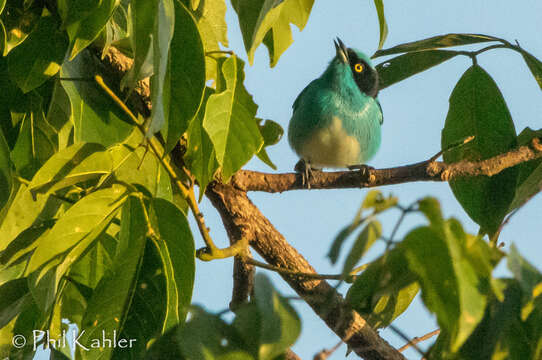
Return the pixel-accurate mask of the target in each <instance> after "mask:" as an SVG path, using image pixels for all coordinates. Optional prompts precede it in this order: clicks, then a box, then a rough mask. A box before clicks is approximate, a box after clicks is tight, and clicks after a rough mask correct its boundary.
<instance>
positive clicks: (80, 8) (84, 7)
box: [57, 0, 101, 27]
mask: <svg viewBox="0 0 542 360" xmlns="http://www.w3.org/2000/svg"><path fill="white" fill-rule="evenodd" d="M100 2H101V1H100V0H58V4H57V6H58V13H59V14H60V17H61V18H62V25H63V26H64V27H66V26H68V25H71V24H72V23H74V22H78V21H81V20H83V19H85V18H86V17H88V16H90V15H91V14H92V12H93V11H94V10H96V9H97V8H98V6H99V5H100Z"/></svg>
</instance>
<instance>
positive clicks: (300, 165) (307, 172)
mask: <svg viewBox="0 0 542 360" xmlns="http://www.w3.org/2000/svg"><path fill="white" fill-rule="evenodd" d="M294 170H295V172H296V173H298V174H300V175H301V186H303V187H306V188H307V189H309V190H310V188H311V179H312V178H313V177H314V175H313V172H314V171H318V169H313V168H312V167H311V165H310V163H308V162H306V161H305V160H304V159H301V160H299V161H298V162H297V164H295V166H294Z"/></svg>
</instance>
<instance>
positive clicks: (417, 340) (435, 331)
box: [399, 329, 440, 352]
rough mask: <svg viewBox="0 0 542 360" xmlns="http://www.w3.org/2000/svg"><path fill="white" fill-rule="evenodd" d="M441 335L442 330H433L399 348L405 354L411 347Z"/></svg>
mask: <svg viewBox="0 0 542 360" xmlns="http://www.w3.org/2000/svg"><path fill="white" fill-rule="evenodd" d="M439 333H440V329H437V330H433V331H431V332H429V333H427V334H425V335H423V336H418V337H415V338H414V339H412V340H410V341H409V342H407V343H406V344H405V345H403V346H402V347H400V348H399V352H403V351H405V350H406V349H408V348H409V347H411V346H414V345H416V344H417V343H420V342H422V341H425V340H427V339H430V338H432V337H433V336H435V335H438V334H439Z"/></svg>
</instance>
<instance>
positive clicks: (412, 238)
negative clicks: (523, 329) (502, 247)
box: [402, 227, 487, 351]
mask: <svg viewBox="0 0 542 360" xmlns="http://www.w3.org/2000/svg"><path fill="white" fill-rule="evenodd" d="M402 245H403V246H404V251H405V257H406V258H407V259H408V263H409V268H410V271H411V272H413V273H415V274H417V276H418V281H419V282H420V284H421V287H422V299H423V301H424V303H425V305H426V306H427V308H428V309H429V310H430V311H432V312H434V313H435V314H436V316H437V321H438V323H439V326H440V328H441V329H442V330H443V331H445V332H447V333H448V334H450V337H451V342H450V349H451V351H457V349H458V348H459V347H460V346H461V345H462V344H463V343H464V342H465V341H466V340H467V339H468V337H469V336H470V334H471V333H472V332H473V331H474V329H475V328H476V326H477V325H478V323H479V322H480V321H481V320H482V318H483V316H484V311H485V307H486V302H487V301H486V299H487V296H486V294H485V291H484V290H483V289H480V286H479V285H480V284H479V283H480V280H479V278H478V276H477V274H476V271H475V269H474V268H473V266H472V264H471V263H470V261H469V259H468V258H466V257H465V256H464V255H463V253H464V250H463V249H462V246H461V244H460V243H459V241H458V239H456V238H455V237H454V236H453V235H452V234H451V232H449V231H444V232H440V231H437V230H436V229H434V228H430V227H419V228H416V229H414V230H412V231H411V232H410V233H408V234H407V236H406V237H405V239H404V241H403V243H402ZM435 269H438V271H435ZM443 279H446V280H445V281H443Z"/></svg>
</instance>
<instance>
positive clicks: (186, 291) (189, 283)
mask: <svg viewBox="0 0 542 360" xmlns="http://www.w3.org/2000/svg"><path fill="white" fill-rule="evenodd" d="M151 206H152V208H151V209H152V211H151V213H150V216H151V224H152V227H153V230H154V231H155V234H156V238H155V241H154V243H155V245H156V248H157V250H158V253H159V254H160V258H161V260H162V266H163V272H164V275H165V278H166V288H167V308H166V312H165V319H164V326H163V329H162V332H166V331H167V330H169V329H171V328H172V327H174V326H175V325H178V324H182V323H184V320H185V318H186V313H187V311H188V306H189V305H190V302H191V299H192V290H193V287H194V276H195V270H196V269H195V266H196V264H195V249H194V239H193V238H192V233H191V232H190V228H189V226H188V221H187V220H186V217H185V216H184V215H183V213H182V212H181V211H180V210H179V209H178V208H177V207H176V206H175V205H173V204H172V203H170V202H169V201H166V200H163V199H153V200H152V202H151Z"/></svg>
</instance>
